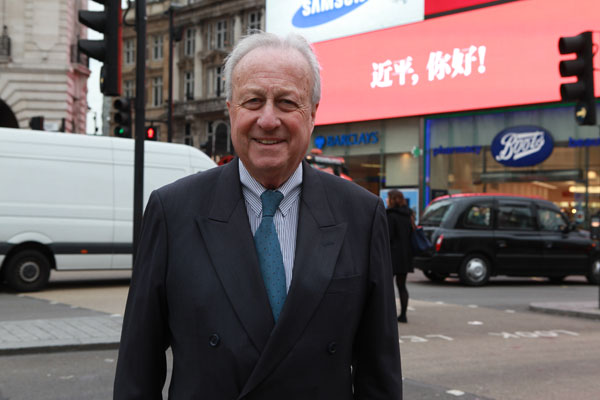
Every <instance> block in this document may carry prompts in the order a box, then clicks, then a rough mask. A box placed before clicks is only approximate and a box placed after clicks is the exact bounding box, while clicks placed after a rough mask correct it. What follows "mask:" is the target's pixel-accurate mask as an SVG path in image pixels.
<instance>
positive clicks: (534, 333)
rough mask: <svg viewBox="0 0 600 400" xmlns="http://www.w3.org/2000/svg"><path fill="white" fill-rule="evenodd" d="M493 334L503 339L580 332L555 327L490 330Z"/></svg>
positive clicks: (547, 336)
mask: <svg viewBox="0 0 600 400" xmlns="http://www.w3.org/2000/svg"><path fill="white" fill-rule="evenodd" d="M488 334H489V335H491V336H498V337H501V338H502V339H539V338H549V337H558V336H559V335H560V334H563V335H570V336H579V333H577V332H572V331H566V330H564V329H553V330H543V331H542V330H538V331H517V332H489V333H488Z"/></svg>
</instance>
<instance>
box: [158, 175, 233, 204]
mask: <svg viewBox="0 0 600 400" xmlns="http://www.w3.org/2000/svg"><path fill="white" fill-rule="evenodd" d="M222 169H223V167H215V168H211V169H208V170H206V171H201V172H197V173H195V174H192V175H188V176H185V177H183V178H180V179H178V180H176V181H174V182H171V183H169V184H167V185H165V186H162V187H161V188H159V189H157V190H156V192H157V193H158V195H159V196H160V198H161V199H169V200H173V199H177V198H181V197H183V198H190V197H191V198H198V197H203V196H205V195H206V194H208V193H211V192H212V189H214V187H215V185H216V183H217V182H218V180H219V176H220V175H221V172H222Z"/></svg>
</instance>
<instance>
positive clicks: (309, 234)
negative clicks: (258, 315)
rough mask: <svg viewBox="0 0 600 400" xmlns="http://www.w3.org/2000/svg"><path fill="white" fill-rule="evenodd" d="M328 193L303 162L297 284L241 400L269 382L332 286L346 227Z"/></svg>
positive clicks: (295, 283) (296, 272)
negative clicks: (332, 207) (331, 205)
mask: <svg viewBox="0 0 600 400" xmlns="http://www.w3.org/2000/svg"><path fill="white" fill-rule="evenodd" d="M324 193H325V189H324V187H323V186H322V183H321V180H320V178H319V176H318V174H317V173H316V171H315V170H313V169H312V168H311V167H310V166H309V165H308V164H306V163H303V178H302V199H301V203H300V213H299V220H298V233H297V239H296V255H295V259H294V271H293V277H292V283H291V286H290V290H289V293H288V296H287V299H286V301H285V304H284V305H283V309H282V311H281V315H280V317H279V321H278V322H277V324H276V325H275V328H274V330H273V333H272V335H271V337H270V338H269V341H268V342H267V344H266V347H265V348H264V350H263V353H262V354H261V357H260V359H259V361H258V363H257V364H256V367H255V368H254V371H253V372H252V374H251V376H250V378H249V379H248V381H247V382H246V385H245V386H244V388H243V390H242V393H241V394H240V398H241V397H243V396H245V395H246V394H248V393H249V392H250V391H251V390H252V389H253V388H254V387H256V385H258V384H259V383H260V382H261V381H262V380H264V378H265V377H266V376H267V375H268V374H269V373H271V371H272V370H273V369H274V368H275V367H276V366H277V364H278V363H279V362H280V361H281V360H282V359H283V358H284V357H285V356H286V355H287V354H288V353H289V351H290V350H291V349H292V347H293V346H294V345H295V344H296V343H297V341H298V339H299V338H300V336H301V334H302V332H303V331H304V328H305V327H306V325H307V324H308V322H309V321H310V319H311V317H312V315H313V314H314V312H315V310H316V309H317V306H318V305H319V303H320V301H321V299H322V297H323V295H324V293H325V291H326V290H327V287H328V286H329V283H330V281H331V277H332V276H333V272H334V269H335V265H336V260H337V258H338V253H339V251H340V249H341V247H342V243H343V241H344V237H345V234H346V224H345V223H340V224H336V221H335V220H334V218H333V215H332V213H331V211H330V209H329V203H328V201H327V197H326V196H325V194H324Z"/></svg>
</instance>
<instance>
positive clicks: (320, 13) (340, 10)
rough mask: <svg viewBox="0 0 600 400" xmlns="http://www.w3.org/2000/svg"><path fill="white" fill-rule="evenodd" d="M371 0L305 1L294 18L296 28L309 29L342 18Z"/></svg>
mask: <svg viewBox="0 0 600 400" xmlns="http://www.w3.org/2000/svg"><path fill="white" fill-rule="evenodd" d="M367 1H369V0H329V1H322V0H303V1H302V6H300V8H299V9H298V11H296V14H294V17H293V18H292V25H294V26H295V27H296V28H309V27H311V26H317V25H322V24H325V23H327V22H330V21H333V20H334V19H337V18H340V17H342V16H344V15H346V14H348V13H349V12H350V11H353V10H354V9H356V8H358V7H360V6H362V5H363V4H365V3H366V2H367Z"/></svg>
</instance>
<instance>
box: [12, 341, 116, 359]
mask: <svg viewBox="0 0 600 400" xmlns="http://www.w3.org/2000/svg"><path fill="white" fill-rule="evenodd" d="M118 348H119V342H118V341H117V342H106V343H80V344H73V343H69V344H59V345H50V344H48V345H37V346H25V347H14V348H0V356H14V355H26V354H41V353H62V352H75V351H96V350H116V349H118Z"/></svg>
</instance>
